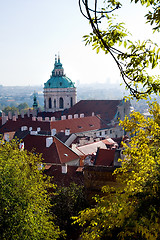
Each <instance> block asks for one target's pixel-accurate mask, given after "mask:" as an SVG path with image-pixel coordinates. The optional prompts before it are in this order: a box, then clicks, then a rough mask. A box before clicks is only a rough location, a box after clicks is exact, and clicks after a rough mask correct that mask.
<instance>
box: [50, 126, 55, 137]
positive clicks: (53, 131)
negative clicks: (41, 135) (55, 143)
mask: <svg viewBox="0 0 160 240" xmlns="http://www.w3.org/2000/svg"><path fill="white" fill-rule="evenodd" d="M54 135H56V129H55V128H53V129H51V136H54Z"/></svg>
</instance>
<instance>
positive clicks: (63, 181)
mask: <svg viewBox="0 0 160 240" xmlns="http://www.w3.org/2000/svg"><path fill="white" fill-rule="evenodd" d="M77 169H78V167H76V166H67V173H66V174H65V173H62V168H61V166H60V165H57V166H55V165H52V166H51V167H50V168H48V169H46V170H45V171H44V173H45V174H46V175H48V176H53V180H52V181H53V182H54V183H55V184H57V185H58V186H66V187H67V186H69V185H70V183H71V182H74V183H76V184H78V185H83V181H84V177H83V172H82V171H77Z"/></svg>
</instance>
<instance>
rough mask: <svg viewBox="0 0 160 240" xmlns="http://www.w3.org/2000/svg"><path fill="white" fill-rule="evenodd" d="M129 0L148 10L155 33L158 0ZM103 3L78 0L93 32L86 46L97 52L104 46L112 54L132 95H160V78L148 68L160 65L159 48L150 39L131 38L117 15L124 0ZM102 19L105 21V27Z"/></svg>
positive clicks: (159, 11)
mask: <svg viewBox="0 0 160 240" xmlns="http://www.w3.org/2000/svg"><path fill="white" fill-rule="evenodd" d="M93 2H94V4H93ZM130 2H132V3H133V2H134V3H138V2H139V3H140V4H142V5H143V6H144V7H146V8H148V9H149V10H148V13H147V14H146V16H145V17H146V21H147V23H149V24H151V26H152V29H153V32H155V31H157V32H158V31H159V27H160V2H159V0H130ZM91 3H92V4H91ZM104 3H105V4H104V6H103V7H102V2H101V1H100V0H99V1H98V0H94V1H92V2H90V1H89V0H79V6H80V10H81V13H82V14H83V16H84V17H85V18H87V19H88V21H89V22H90V25H91V27H92V32H91V33H90V34H89V35H85V36H84V41H85V43H86V45H87V44H91V45H92V46H93V49H95V50H96V52H97V53H99V50H100V49H101V50H103V51H104V52H105V53H106V54H110V55H111V56H112V57H113V59H114V61H115V62H116V64H117V67H118V69H119V70H120V73H121V77H122V79H123V81H124V83H125V85H126V88H127V89H129V90H130V93H131V95H132V96H133V97H136V98H137V99H140V98H146V97H147V96H148V95H150V94H152V93H156V94H159V93H160V77H159V76H150V75H149V74H148V71H147V70H146V69H151V70H152V69H154V68H155V67H157V66H158V65H159V61H160V48H159V47H158V45H157V44H156V43H154V42H152V41H151V40H145V41H140V40H137V41H135V42H134V41H132V39H131V37H130V34H129V32H128V31H127V30H126V29H125V27H124V23H119V22H118V18H117V15H115V13H116V14H117V13H118V10H119V8H121V7H123V5H122V4H123V1H116V0H105V1H104ZM99 5H100V6H99ZM102 22H105V24H106V27H105V29H104V27H103V26H104V25H103V24H101V23H102ZM118 45H119V46H118ZM121 45H123V47H122V46H121ZM124 49H125V50H124Z"/></svg>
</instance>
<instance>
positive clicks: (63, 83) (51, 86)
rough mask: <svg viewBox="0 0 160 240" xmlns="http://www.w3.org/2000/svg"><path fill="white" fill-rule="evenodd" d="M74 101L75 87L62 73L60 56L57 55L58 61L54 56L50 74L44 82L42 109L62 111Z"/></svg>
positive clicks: (75, 99)
mask: <svg viewBox="0 0 160 240" xmlns="http://www.w3.org/2000/svg"><path fill="white" fill-rule="evenodd" d="M76 102H77V93H76V87H75V85H74V83H73V82H72V81H71V79H69V78H68V77H66V75H65V74H64V69H63V67H62V64H61V62H60V57H59V56H58V61H57V57H55V64H54V69H53V71H52V75H51V76H50V79H49V80H48V81H47V82H46V83H45V84H44V110H45V112H55V111H62V110H64V109H68V108H70V107H72V106H73V105H74V104H76Z"/></svg>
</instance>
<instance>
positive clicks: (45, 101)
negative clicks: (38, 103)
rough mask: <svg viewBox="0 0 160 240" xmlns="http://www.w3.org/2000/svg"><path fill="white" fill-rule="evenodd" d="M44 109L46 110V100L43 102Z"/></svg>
mask: <svg viewBox="0 0 160 240" xmlns="http://www.w3.org/2000/svg"><path fill="white" fill-rule="evenodd" d="M44 108H46V99H45V100H44Z"/></svg>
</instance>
